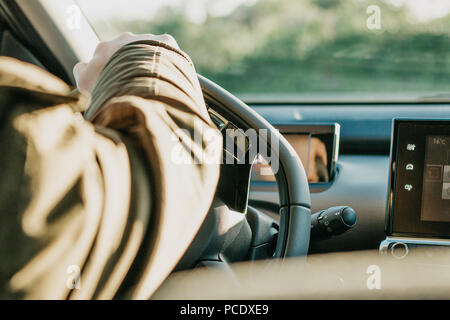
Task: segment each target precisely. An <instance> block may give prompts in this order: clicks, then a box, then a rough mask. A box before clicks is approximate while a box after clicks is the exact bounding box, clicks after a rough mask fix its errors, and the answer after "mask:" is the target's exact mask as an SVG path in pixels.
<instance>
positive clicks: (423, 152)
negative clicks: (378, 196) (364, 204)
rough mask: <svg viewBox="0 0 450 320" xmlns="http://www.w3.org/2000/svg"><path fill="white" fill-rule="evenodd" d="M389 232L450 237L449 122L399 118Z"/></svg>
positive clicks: (394, 139)
mask: <svg viewBox="0 0 450 320" xmlns="http://www.w3.org/2000/svg"><path fill="white" fill-rule="evenodd" d="M391 139H392V140H391V160H390V161H391V166H390V176H389V192H388V206H387V219H386V233H387V235H388V236H413V237H431V238H450V120H406V119H394V121H393V127H392V138H391Z"/></svg>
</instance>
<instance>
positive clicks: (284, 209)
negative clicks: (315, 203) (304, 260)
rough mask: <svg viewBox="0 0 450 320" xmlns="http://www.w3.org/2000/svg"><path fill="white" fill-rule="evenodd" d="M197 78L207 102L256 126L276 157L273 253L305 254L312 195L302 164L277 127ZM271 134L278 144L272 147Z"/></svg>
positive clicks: (243, 123)
mask: <svg viewBox="0 0 450 320" xmlns="http://www.w3.org/2000/svg"><path fill="white" fill-rule="evenodd" d="M198 78H199V81H200V86H201V88H202V91H203V96H204V97H205V100H206V102H207V103H208V104H212V105H214V109H215V110H216V111H217V112H219V113H221V114H222V115H224V116H226V117H227V118H228V119H230V120H232V121H233V122H234V123H235V124H236V125H238V126H239V127H241V128H246V129H249V128H253V129H255V130H256V132H257V133H258V139H259V140H260V141H263V142H265V143H266V145H267V147H268V149H269V150H270V153H271V158H272V159H273V158H275V159H278V160H279V170H278V172H276V173H275V178H276V181H277V185H278V193H279V198H280V231H279V235H278V240H277V245H276V249H275V253H274V257H275V258H286V257H299V256H306V255H307V254H308V249H309V240H310V230H311V210H310V209H311V197H310V193H309V187H308V179H307V177H306V173H305V170H304V168H303V164H302V162H301V161H300V159H299V157H298V155H297V153H296V152H295V150H294V148H293V147H292V146H291V145H290V144H289V142H288V141H287V140H286V139H285V138H284V137H283V136H282V135H281V134H280V133H279V131H278V130H277V129H275V128H274V127H273V126H272V125H271V124H270V123H269V122H268V121H267V120H265V119H264V118H263V117H261V116H260V115H259V114H258V113H257V112H256V111H254V110H253V109H251V108H250V107H249V106H248V105H246V104H245V103H244V102H243V101H241V100H240V99H239V98H237V97H236V96H234V95H233V94H231V93H229V92H228V91H226V90H225V89H223V88H222V87H220V86H218V85H217V84H215V83H214V82H212V81H211V80H208V79H207V78H205V77H203V76H201V75H199V76H198ZM260 130H267V132H268V133H269V134H268V135H267V139H266V138H265V137H264V136H261V135H260V134H259V133H260V132H261V131H260ZM269 137H270V138H269ZM274 138H275V139H277V140H276V141H277V142H278V148H272V145H271V142H272V140H273V139H274ZM277 149H278V150H277ZM274 156H275V157H274Z"/></svg>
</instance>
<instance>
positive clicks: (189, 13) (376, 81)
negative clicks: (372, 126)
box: [78, 0, 450, 102]
mask: <svg viewBox="0 0 450 320" xmlns="http://www.w3.org/2000/svg"><path fill="white" fill-rule="evenodd" d="M78 4H79V6H80V8H81V9H82V11H83V12H84V14H85V15H86V17H87V18H88V20H89V21H90V23H91V25H92V26H93V28H94V29H95V31H96V32H97V34H98V36H99V37H100V39H102V40H109V39H112V38H113V37H115V36H117V35H118V34H119V33H122V32H125V31H131V32H134V33H153V34H161V33H169V34H171V35H173V36H174V37H175V38H176V39H177V41H178V42H179V44H180V47H181V48H182V49H183V50H184V51H186V52H187V53H188V54H189V55H190V56H191V57H192V59H193V60H194V62H195V65H196V68H197V71H198V72H199V73H200V74H202V75H204V76H206V77H208V78H210V79H211V80H213V81H214V82H216V83H218V84H219V85H221V86H222V87H224V88H225V89H227V90H228V91H230V92H232V93H234V94H236V95H237V96H239V97H240V98H242V99H243V100H246V101H263V102H264V101H265V102H267V101H277V100H284V101H285V100H292V101H298V102H302V101H312V102H314V101H328V100H330V101H353V100H357V101H393V102H395V101H398V100H401V101H404V100H406V101H413V100H417V99H419V98H422V99H423V98H426V99H441V98H450V83H449V79H450V50H449V49H450V39H449V30H450V1H448V0H378V1H376V0H369V1H366V0H227V1H224V0H152V1H148V0H125V1H124V0H95V1H92V0H78Z"/></svg>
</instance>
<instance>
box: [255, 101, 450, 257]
mask: <svg viewBox="0 0 450 320" xmlns="http://www.w3.org/2000/svg"><path fill="white" fill-rule="evenodd" d="M251 106H252V107H253V108H254V109H255V110H256V111H257V112H259V113H260V114H261V115H262V116H264V117H265V118H266V119H268V120H269V122H271V123H272V124H273V125H277V124H286V123H290V124H300V123H302V122H314V123H330V122H337V123H338V124H339V125H340V128H341V130H340V131H341V136H340V141H341V143H340V155H339V161H338V163H337V174H336V176H335V179H334V180H333V181H331V182H330V183H327V184H320V183H319V184H311V185H310V189H311V201H312V210H311V211H312V212H317V211H319V210H323V209H326V208H328V207H332V206H337V205H348V206H351V207H352V208H353V209H355V211H356V213H357V215H358V222H357V224H356V226H355V227H354V228H353V229H352V230H349V231H348V232H346V233H345V234H343V235H341V236H339V237H336V238H332V239H329V240H324V241H321V242H318V243H315V244H313V245H312V247H311V249H310V252H311V253H322V252H335V251H350V250H365V249H378V248H379V246H380V243H381V242H382V241H383V240H384V239H385V238H386V231H385V225H386V223H385V221H386V209H387V203H388V187H389V174H390V158H389V154H390V142H391V131H392V119H393V118H435V119H442V118H448V117H449V116H450V107H449V106H447V105H445V104H392V105H378V104H372V105H357V104H352V105H329V104H326V105H325V104H324V105H320V104H319V105H311V104H278V105H275V104H253V105H251ZM276 203H277V195H276V185H274V184H270V183H264V184H262V183H252V185H251V188H250V204H251V205H253V206H256V207H259V208H260V209H265V210H266V211H269V212H270V208H273V207H274V204H276Z"/></svg>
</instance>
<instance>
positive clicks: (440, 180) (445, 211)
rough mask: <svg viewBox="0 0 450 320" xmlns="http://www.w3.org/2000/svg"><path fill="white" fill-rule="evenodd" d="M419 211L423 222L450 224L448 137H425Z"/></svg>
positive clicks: (449, 143) (449, 157) (449, 155)
mask: <svg viewBox="0 0 450 320" xmlns="http://www.w3.org/2000/svg"><path fill="white" fill-rule="evenodd" d="M411 168H412V167H411ZM421 211H422V212H421V220H423V221H438V222H439V221H445V222H450V136H434V135H431V136H427V137H426V147H425V167H424V175H423V188H422V210H421Z"/></svg>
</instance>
